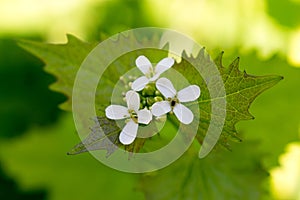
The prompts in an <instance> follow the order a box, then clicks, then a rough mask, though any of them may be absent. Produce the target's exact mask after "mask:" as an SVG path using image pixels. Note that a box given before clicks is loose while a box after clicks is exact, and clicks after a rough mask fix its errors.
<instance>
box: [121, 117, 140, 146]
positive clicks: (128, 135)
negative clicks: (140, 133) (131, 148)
mask: <svg viewBox="0 0 300 200" xmlns="http://www.w3.org/2000/svg"><path fill="white" fill-rule="evenodd" d="M138 127H139V125H138V124H137V123H135V122H134V121H132V120H130V121H129V122H127V124H126V125H125V126H124V128H123V130H122V132H121V133H120V136H119V140H120V142H121V143H122V144H125V145H128V144H131V143H132V142H133V141H134V139H135V138H136V134H137V130H138Z"/></svg>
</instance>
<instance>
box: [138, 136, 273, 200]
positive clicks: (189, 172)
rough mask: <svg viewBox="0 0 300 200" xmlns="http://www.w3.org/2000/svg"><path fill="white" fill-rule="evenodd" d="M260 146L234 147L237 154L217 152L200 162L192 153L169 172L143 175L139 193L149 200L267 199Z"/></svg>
mask: <svg viewBox="0 0 300 200" xmlns="http://www.w3.org/2000/svg"><path fill="white" fill-rule="evenodd" d="M257 145H258V144H257V143H255V142H249V141H247V142H244V143H243V145H235V146H234V149H235V151H233V152H229V151H218V152H217V153H215V154H213V155H211V156H208V157H206V158H204V159H198V155H197V150H198V148H196V149H195V148H190V150H189V151H188V152H187V153H186V154H185V155H183V156H182V157H181V158H180V159H179V160H177V161H176V162H175V163H173V164H172V165H170V166H168V167H167V168H165V169H163V170H160V171H157V172H153V173H149V174H144V175H143V176H142V178H141V179H140V184H139V185H140V190H142V191H143V192H144V193H145V195H146V199H147V200H164V199H172V200H185V199H191V200H193V199H194V200H202V199H247V200H248V199H249V200H250V199H253V200H256V199H261V198H262V197H264V196H265V195H267V191H266V190H265V189H264V187H263V185H262V184H263V181H264V179H265V178H266V177H267V176H268V173H267V171H266V170H264V169H263V168H262V166H261V161H260V158H261V156H262V155H261V153H260V152H258V151H256V150H255V149H256V147H257Z"/></svg>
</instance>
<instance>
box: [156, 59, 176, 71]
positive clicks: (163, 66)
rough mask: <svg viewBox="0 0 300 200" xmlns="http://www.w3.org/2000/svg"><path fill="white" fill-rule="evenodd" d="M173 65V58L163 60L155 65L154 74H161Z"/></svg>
mask: <svg viewBox="0 0 300 200" xmlns="http://www.w3.org/2000/svg"><path fill="white" fill-rule="evenodd" d="M173 65H174V59H173V58H164V59H162V60H161V61H159V63H157V65H156V67H155V73H156V74H162V73H163V72H165V71H166V70H168V69H170V68H171V67H172V66H173Z"/></svg>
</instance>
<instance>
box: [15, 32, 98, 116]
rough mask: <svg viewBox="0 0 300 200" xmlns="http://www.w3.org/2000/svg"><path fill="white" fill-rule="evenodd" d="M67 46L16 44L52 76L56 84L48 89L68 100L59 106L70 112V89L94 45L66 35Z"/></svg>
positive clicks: (38, 43) (27, 42)
mask: <svg viewBox="0 0 300 200" xmlns="http://www.w3.org/2000/svg"><path fill="white" fill-rule="evenodd" d="M67 38H68V43H67V44H46V43H40V42H33V41H19V42H18V44H19V45H20V46H21V47H22V48H24V49H26V50H27V51H29V52H31V53H32V54H34V55H35V56H37V57H38V58H40V59H42V60H43V61H44V62H45V63H46V66H45V71H47V72H48V73H50V74H52V75H54V76H55V77H56V78H57V82H55V83H54V84H52V85H51V86H50V88H51V89H52V90H54V91H57V92H60V93H63V94H64V95H66V96H67V97H68V100H67V101H66V102H64V103H63V104H61V105H60V108H61V109H63V110H68V111H70V110H72V102H71V97H72V89H73V84H74V80H75V76H76V73H77V71H78V69H79V67H80V65H81V63H82V61H83V60H84V58H85V57H86V56H87V54H88V53H89V52H90V51H91V50H92V49H93V48H94V47H95V44H89V43H85V42H82V41H81V40H79V39H78V38H76V37H74V36H72V35H67Z"/></svg>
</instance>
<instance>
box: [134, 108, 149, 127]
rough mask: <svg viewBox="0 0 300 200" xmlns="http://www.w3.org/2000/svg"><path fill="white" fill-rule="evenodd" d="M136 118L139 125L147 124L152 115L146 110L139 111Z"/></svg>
mask: <svg viewBox="0 0 300 200" xmlns="http://www.w3.org/2000/svg"><path fill="white" fill-rule="evenodd" d="M137 116H138V122H139V123H141V124H149V123H150V121H151V120H152V113H151V112H150V111H149V110H147V109H143V110H139V111H138V112H137Z"/></svg>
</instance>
